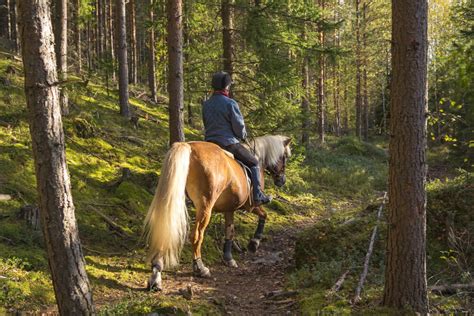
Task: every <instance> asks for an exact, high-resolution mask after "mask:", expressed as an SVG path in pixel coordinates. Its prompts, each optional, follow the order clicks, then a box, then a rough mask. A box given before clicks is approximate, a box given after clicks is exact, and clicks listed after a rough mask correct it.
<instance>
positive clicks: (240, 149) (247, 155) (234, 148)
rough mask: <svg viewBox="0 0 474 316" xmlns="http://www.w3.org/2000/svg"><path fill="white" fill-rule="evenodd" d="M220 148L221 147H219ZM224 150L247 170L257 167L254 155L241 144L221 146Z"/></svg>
mask: <svg viewBox="0 0 474 316" xmlns="http://www.w3.org/2000/svg"><path fill="white" fill-rule="evenodd" d="M221 147H222V146H221ZM222 148H224V149H225V150H227V151H228V152H230V153H232V154H233V155H234V157H235V159H237V160H239V161H241V162H242V163H243V164H244V165H246V166H247V167H249V168H252V167H255V166H258V160H257V158H255V156H254V155H252V153H251V152H250V150H248V149H247V148H245V147H244V146H243V145H242V144H232V145H228V146H223V147H222Z"/></svg>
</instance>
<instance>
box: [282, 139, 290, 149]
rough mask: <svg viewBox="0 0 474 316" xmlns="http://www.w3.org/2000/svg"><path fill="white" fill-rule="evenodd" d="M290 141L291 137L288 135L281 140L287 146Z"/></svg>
mask: <svg viewBox="0 0 474 316" xmlns="http://www.w3.org/2000/svg"><path fill="white" fill-rule="evenodd" d="M290 143H291V138H289V137H286V138H285V140H284V141H283V144H284V145H285V147H286V146H288V145H289V144H290Z"/></svg>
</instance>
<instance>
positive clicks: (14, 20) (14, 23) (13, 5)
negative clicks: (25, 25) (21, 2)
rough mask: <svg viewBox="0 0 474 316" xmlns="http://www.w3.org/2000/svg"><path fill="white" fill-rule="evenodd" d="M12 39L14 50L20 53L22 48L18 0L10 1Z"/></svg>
mask: <svg viewBox="0 0 474 316" xmlns="http://www.w3.org/2000/svg"><path fill="white" fill-rule="evenodd" d="M10 32H11V33H10V34H11V36H10V39H11V40H12V41H13V45H14V46H13V48H14V50H15V52H17V53H19V52H20V50H21V47H20V35H19V31H18V10H17V0H10Z"/></svg>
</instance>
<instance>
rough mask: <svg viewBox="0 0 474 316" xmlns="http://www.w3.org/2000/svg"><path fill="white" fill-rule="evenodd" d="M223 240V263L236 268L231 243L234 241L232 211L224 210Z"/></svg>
mask: <svg viewBox="0 0 474 316" xmlns="http://www.w3.org/2000/svg"><path fill="white" fill-rule="evenodd" d="M224 217H225V241H224V263H225V265H226V266H228V267H232V268H237V262H235V260H234V258H232V244H233V242H234V235H235V229H234V212H233V211H230V212H225V213H224Z"/></svg>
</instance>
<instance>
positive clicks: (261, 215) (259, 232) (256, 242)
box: [247, 206, 267, 252]
mask: <svg viewBox="0 0 474 316" xmlns="http://www.w3.org/2000/svg"><path fill="white" fill-rule="evenodd" d="M252 212H253V213H255V214H257V215H258V225H257V229H256V230H255V233H254V235H253V238H252V239H250V241H249V244H248V246H247V247H248V249H249V250H250V251H251V252H256V251H257V249H258V247H259V246H260V241H261V240H262V237H263V229H264V228H265V221H266V219H267V213H266V212H265V211H264V210H263V208H262V207H261V206H259V207H256V208H254V209H253V210H252Z"/></svg>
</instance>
